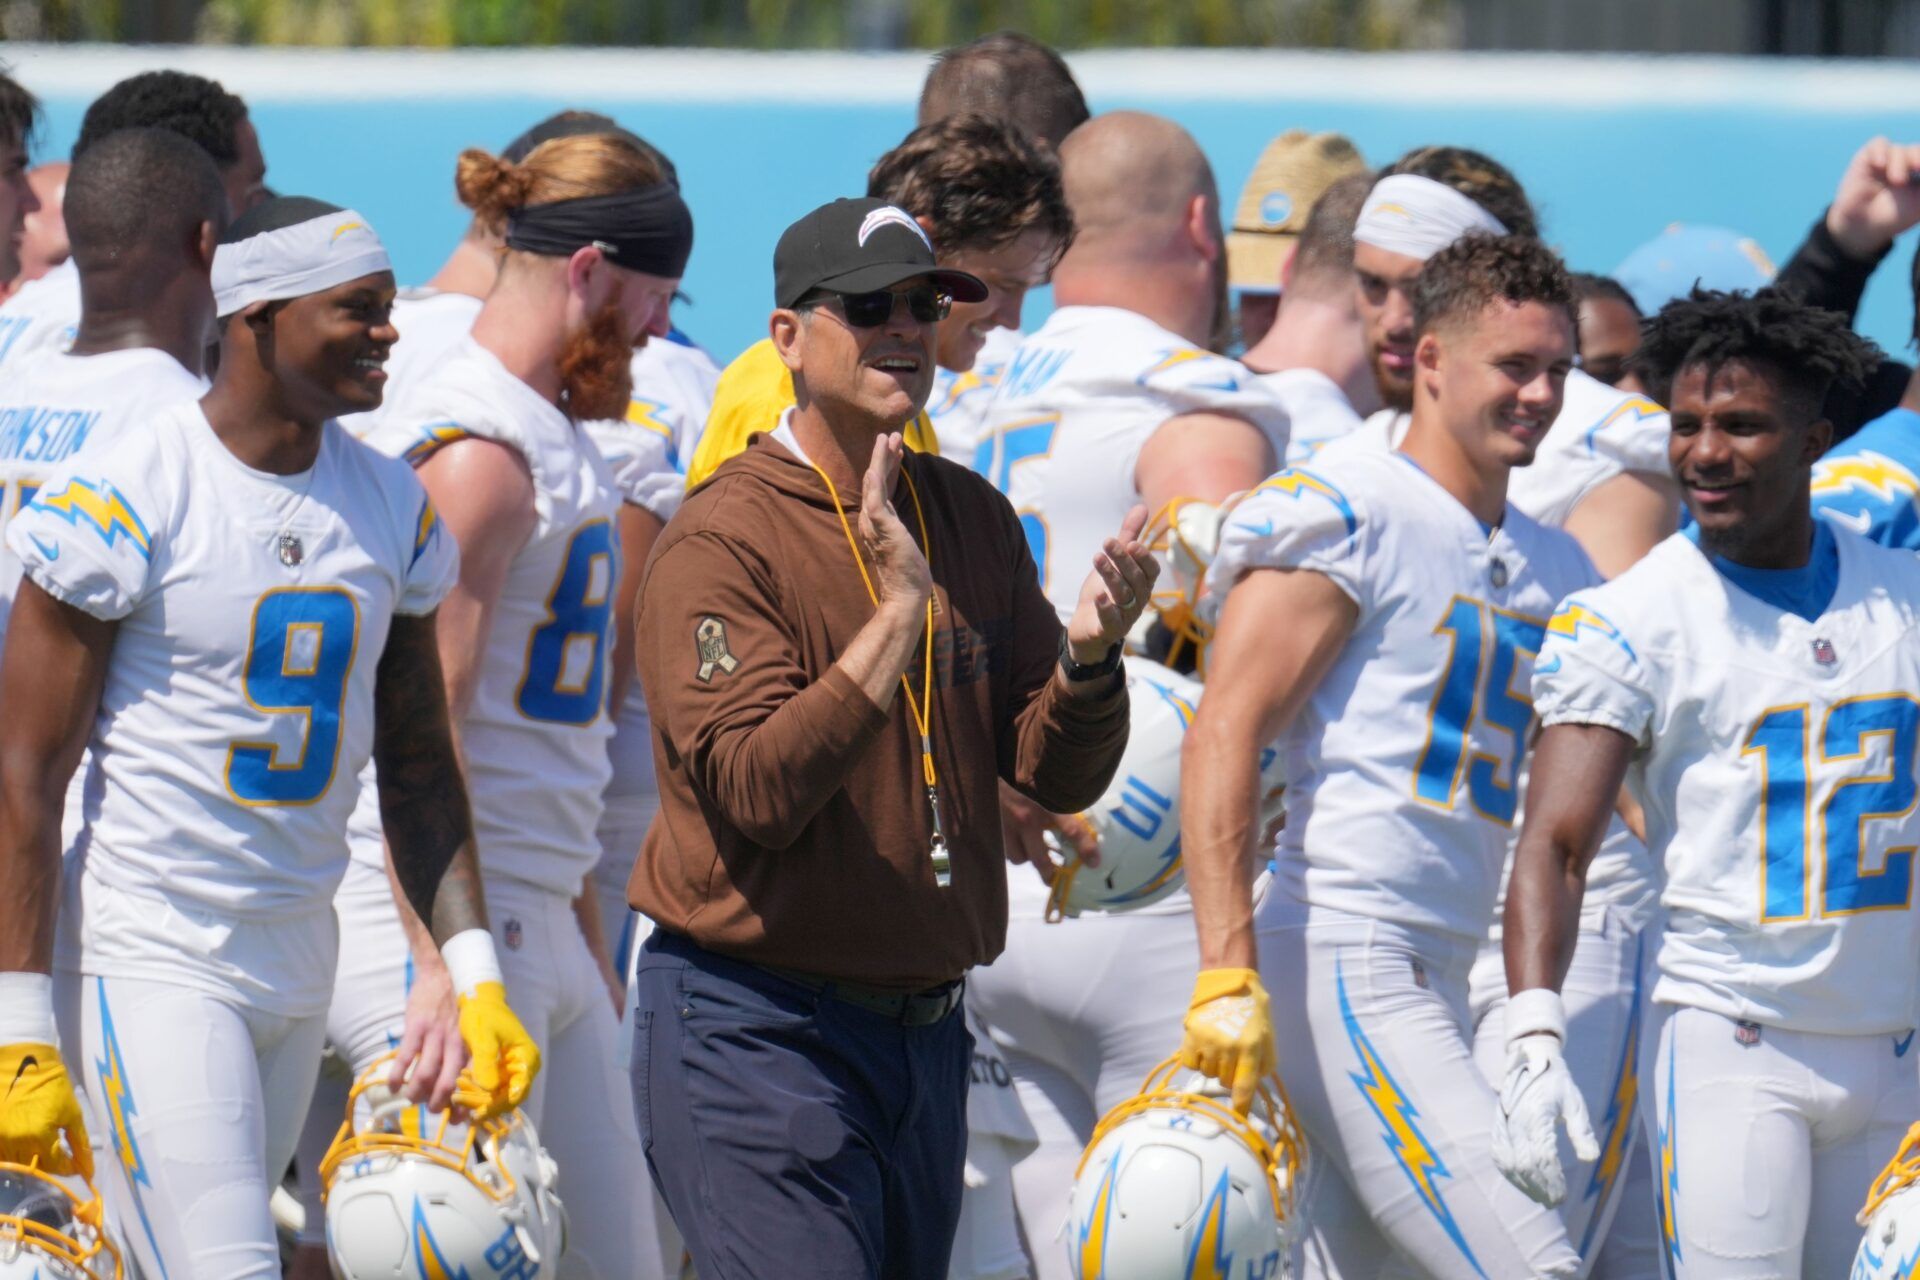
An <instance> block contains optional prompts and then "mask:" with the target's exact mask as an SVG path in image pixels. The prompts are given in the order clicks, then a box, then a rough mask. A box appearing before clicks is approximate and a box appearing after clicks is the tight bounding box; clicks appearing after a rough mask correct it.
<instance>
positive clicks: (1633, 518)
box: [1562, 471, 1680, 578]
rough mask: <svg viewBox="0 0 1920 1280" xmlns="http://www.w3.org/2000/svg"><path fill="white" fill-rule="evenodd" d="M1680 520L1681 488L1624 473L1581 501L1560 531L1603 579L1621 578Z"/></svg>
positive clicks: (1659, 478)
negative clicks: (1570, 537)
mask: <svg viewBox="0 0 1920 1280" xmlns="http://www.w3.org/2000/svg"><path fill="white" fill-rule="evenodd" d="M1679 520H1680V486H1679V485H1678V484H1676V483H1674V481H1673V480H1672V479H1671V478H1670V477H1667V476H1656V475H1652V474H1650V473H1647V472H1642V471H1628V472H1624V473H1622V474H1620V475H1617V476H1615V477H1613V479H1611V480H1608V481H1607V482H1606V483H1604V484H1602V485H1601V486H1600V487H1599V488H1597V489H1595V490H1594V491H1593V492H1592V493H1590V494H1588V495H1587V496H1586V497H1584V498H1582V499H1581V500H1580V505H1579V506H1577V507H1575V508H1574V509H1573V513H1572V514H1571V515H1569V516H1568V517H1567V522H1566V524H1565V525H1563V526H1562V527H1563V528H1564V529H1566V531H1567V532H1568V533H1570V534H1572V535H1573V536H1574V537H1575V538H1576V539H1577V540H1578V541H1579V543H1580V545H1581V547H1582V548H1584V549H1585V551H1586V553H1587V558H1588V559H1590V560H1592V561H1593V567H1594V568H1596V569H1598V570H1599V571H1600V573H1601V574H1602V576H1604V577H1608V578H1612V577H1616V576H1618V575H1619V574H1622V573H1625V572H1626V571H1627V570H1628V569H1630V568H1632V567H1633V566H1634V565H1635V564H1636V563H1638V562H1639V560H1640V557H1642V556H1644V555H1646V554H1647V552H1649V551H1651V550H1653V549H1654V548H1655V547H1656V546H1658V545H1659V544H1660V543H1661V542H1663V541H1665V540H1666V538H1667V537H1668V536H1669V535H1671V534H1672V533H1673V531H1674V529H1675V528H1677V527H1678V525H1679Z"/></svg>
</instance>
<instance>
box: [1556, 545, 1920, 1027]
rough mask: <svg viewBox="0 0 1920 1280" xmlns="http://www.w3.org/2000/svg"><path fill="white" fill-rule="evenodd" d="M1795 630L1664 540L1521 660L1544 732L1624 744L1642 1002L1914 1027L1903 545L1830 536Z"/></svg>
mask: <svg viewBox="0 0 1920 1280" xmlns="http://www.w3.org/2000/svg"><path fill="white" fill-rule="evenodd" d="M1833 537H1834V541H1835V544H1836V550H1837V553H1838V583H1837V585H1836V589H1835V591H1834V595H1833V599H1832V601H1831V602H1830V603H1829V604H1828V606H1827V609H1826V612H1825V613H1824V614H1822V615H1821V616H1820V618H1819V619H1818V620H1817V621H1813V622H1808V621H1807V620H1806V619H1804V618H1802V617H1800V616H1799V615H1797V614H1794V613H1790V612H1787V611H1785V610H1782V609H1779V608H1776V607H1774V606H1773V605H1770V604H1767V603H1765V602H1764V601H1761V600H1759V599H1757V598H1756V597H1754V596H1752V595H1749V594H1748V593H1747V592H1745V591H1743V590H1741V589H1740V588H1739V587H1737V586H1735V585H1734V584H1733V583H1731V582H1729V581H1728V580H1727V579H1726V578H1725V577H1724V576H1723V575H1722V574H1721V573H1720V572H1718V571H1717V570H1716V569H1715V568H1714V567H1713V565H1712V564H1711V563H1710V562H1709V561H1708V559H1707V558H1706V556H1705V555H1704V554H1703V553H1702V552H1701V550H1700V548H1699V547H1697V546H1695V545H1694V543H1693V542H1692V540H1691V539H1689V538H1688V537H1686V536H1685V535H1684V534H1675V535H1674V536H1673V537H1671V538H1669V539H1667V540H1666V541H1665V542H1663V543H1661V544H1660V545H1659V546H1658V547H1656V548H1654V550H1653V551H1652V552H1650V553H1649V554H1648V555H1647V557H1646V558H1645V559H1644V560H1642V561H1641V562H1640V563H1639V564H1637V565H1635V566H1634V567H1633V568H1631V569H1629V570H1627V572H1625V573H1623V574H1621V575H1620V576H1619V577H1618V578H1615V579H1614V580H1613V581H1611V582H1609V583H1607V584H1605V585H1604V586H1600V587H1595V588H1593V589H1592V590H1589V591H1582V592H1580V593H1579V594H1578V595H1575V596H1573V597H1571V598H1569V599H1568V600H1567V601H1566V602H1565V603H1564V604H1562V605H1561V607H1560V609H1559V611H1558V612H1557V613H1555V615H1554V617H1553V619H1552V621H1551V622H1550V623H1549V624H1548V635H1547V643H1546V649H1545V650H1544V651H1543V653H1542V654H1541V659H1540V662H1539V664H1538V665H1537V666H1536V668H1535V674H1534V699H1535V703H1536V705H1537V707H1538V709H1539V714H1540V719H1541V722H1542V723H1543V724H1547V725H1554V724H1600V725H1606V726H1609V727H1611V728H1614V729H1617V730H1619V731H1620V732H1621V733H1624V734H1626V735H1627V736H1628V737H1630V738H1632V739H1633V740H1634V742H1635V743H1636V744H1637V747H1638V750H1637V751H1636V752H1635V755H1634V758H1633V762H1632V765H1631V766H1630V768H1629V770H1628V775H1627V782H1628V786H1629V787H1630V788H1631V789H1632V790H1633V792H1634V794H1635V795H1636V796H1637V798H1638V799H1639V801H1640V803H1641V804H1642V805H1643V806H1644V807H1645V809H1646V822H1647V842H1648V845H1649V847H1650V848H1651V850H1652V853H1653V856H1654V858H1655V860H1656V862H1657V863H1658V864H1659V865H1661V866H1662V867H1664V869H1665V872H1666V886H1665V889H1664V891H1663V893H1662V896H1661V902H1662V903H1663V905H1664V906H1665V907H1666V913H1667V920H1666V928H1665V932H1664V934H1663V936H1662V938H1661V942H1660V954H1659V966H1660V974H1659V979H1658V982H1657V983H1656V985H1655V987H1654V992H1653V995H1654V999H1656V1000H1660V1001H1664V1002H1666V1003H1669V1004H1682V1005H1691V1006H1694V1007H1697V1008H1701V1009H1706V1010H1709V1011H1711V1012H1715V1013H1719V1014H1721V1015H1723V1016H1725V1017H1728V1018H1734V1019H1746V1020H1750V1021H1754V1022H1760V1023H1766V1024H1769V1025H1774V1026H1782V1027H1788V1028H1791V1029H1794V1030H1798V1031H1810V1032H1821V1033H1827V1034H1836V1035H1867V1034H1872V1033H1880V1032H1885V1033H1897V1032H1901V1031H1905V1030H1906V1029H1908V1028H1910V1027H1912V1026H1913V1025H1914V1021H1915V1015H1916V1009H1915V997H1916V979H1917V978H1920V917H1916V916H1915V914H1914V912H1913V910H1912V904H1913V873H1914V865H1913V863H1914V849H1915V848H1916V846H1920V813H1917V812H1916V809H1915V798H1916V792H1917V788H1916V778H1915V765H1914V751H1915V743H1916V738H1920V629H1917V623H1920V559H1916V558H1915V557H1914V556H1913V555H1912V554H1911V553H1910V552H1907V551H1902V550H1894V549H1889V548H1885V547H1881V546H1879V545H1878V544H1876V543H1871V542H1869V541H1867V540H1866V539H1864V538H1861V537H1858V536H1856V535H1854V534H1851V533H1848V532H1847V531H1845V530H1841V529H1836V530H1834V533H1833Z"/></svg>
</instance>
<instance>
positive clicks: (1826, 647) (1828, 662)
mask: <svg viewBox="0 0 1920 1280" xmlns="http://www.w3.org/2000/svg"><path fill="white" fill-rule="evenodd" d="M1813 660H1814V661H1815V662H1817V663H1819V664H1820V665H1821V666H1823V667H1830V666H1832V665H1833V664H1834V663H1836V662H1838V661H1840V655H1839V654H1837V653H1835V652H1834V651H1833V641H1831V640H1829V639H1827V638H1826V637H1825V636H1822V637H1821V638H1820V639H1818V640H1815V641H1814V642H1813Z"/></svg>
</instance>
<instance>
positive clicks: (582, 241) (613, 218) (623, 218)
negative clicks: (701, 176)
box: [507, 182, 693, 280]
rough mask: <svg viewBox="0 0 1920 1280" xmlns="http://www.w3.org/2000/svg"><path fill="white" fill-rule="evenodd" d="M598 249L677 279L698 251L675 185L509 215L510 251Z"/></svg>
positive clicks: (564, 253)
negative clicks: (694, 252) (688, 260)
mask: <svg viewBox="0 0 1920 1280" xmlns="http://www.w3.org/2000/svg"><path fill="white" fill-rule="evenodd" d="M588 245H598V246H599V247H600V251H601V252H602V253H604V254H606V255H607V259H608V261H610V262H612V263H613V264H614V265H615V266H620V267H626V268H628V269H629V270H633V271H644V272H646V273H647V274H648V275H652V276H664V277H666V278H667V279H670V280H672V279H678V278H679V277H680V276H681V275H683V274H685V272H686V268H687V256H688V255H689V254H691V253H692V252H693V215H692V214H691V213H689V212H688V211H687V205H686V201H684V200H682V199H681V198H680V189H679V188H678V187H676V186H674V185H673V184H672V183H670V182H656V183H654V184H653V185H651V186H645V187H635V188H633V189H632V190H630V191H616V192H614V193H613V194H612V195H605V196H581V197H580V198H579V199H577V200H555V201H554V202H553V203H551V204H530V205H526V206H525V207H523V208H519V209H515V210H514V211H513V212H512V213H510V214H508V215H507V247H508V248H509V249H519V250H522V251H524V252H526V253H544V254H548V255H550V256H553V257H569V256H571V255H572V254H573V253H574V252H575V251H577V250H580V249H584V248H586V247H587V246H588Z"/></svg>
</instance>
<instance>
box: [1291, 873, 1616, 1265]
mask: <svg viewBox="0 0 1920 1280" xmlns="http://www.w3.org/2000/svg"><path fill="white" fill-rule="evenodd" d="M1256 921H1257V924H1258V928H1259V931H1260V971H1261V972H1262V973H1263V974H1265V975H1266V984H1267V988H1268V990H1269V992H1270V993H1271V995H1272V997H1273V1022H1274V1031H1275V1035H1276V1039H1277V1041H1278V1044H1279V1049H1280V1077H1281V1079H1282V1080H1283V1081H1285V1082H1286V1086H1287V1090H1288V1092H1289V1094H1291V1096H1292V1099H1293V1105H1294V1111H1295V1114H1296V1117H1297V1119H1298V1122H1299V1124H1300V1126H1301V1128H1302V1129H1303V1130H1305V1132H1306V1135H1307V1140H1308V1151H1309V1155H1308V1159H1307V1173H1306V1177H1305V1179H1304V1182H1303V1192H1302V1195H1301V1197H1300V1199H1299V1201H1298V1204H1299V1212H1300V1215H1301V1225H1302V1227H1303V1228H1304V1229H1303V1230H1302V1231H1301V1232H1300V1236H1299V1240H1300V1243H1299V1244H1298V1245H1297V1246H1296V1250H1297V1253H1298V1254H1299V1256H1298V1258H1297V1259H1296V1266H1295V1274H1296V1275H1300V1276H1304V1277H1307V1278H1308V1280H1319V1278H1322V1277H1335V1276H1338V1277H1344V1280H1373V1277H1377V1276H1391V1277H1428V1278H1430V1280H1509V1278H1510V1277H1530V1278H1534V1280H1538V1278H1539V1277H1554V1278H1560V1277H1572V1276H1575V1275H1577V1274H1578V1273H1579V1267H1580V1258H1579V1255H1578V1254H1576V1253H1575V1252H1574V1249H1573V1246H1572V1244H1570V1243H1569V1242H1568V1240H1567V1234H1566V1229H1565V1228H1564V1227H1563V1226H1562V1225H1561V1223H1560V1218H1559V1216H1558V1215H1557V1214H1556V1213H1554V1212H1553V1211H1552V1210H1550V1209H1546V1208H1542V1207H1541V1206H1540V1205H1537V1204H1535V1203H1534V1202H1533V1201H1531V1200H1529V1199H1527V1197H1526V1196H1524V1195H1522V1194H1521V1193H1520V1191H1519V1190H1518V1189H1516V1188H1515V1187H1514V1186H1513V1185H1512V1184H1510V1183H1509V1182H1508V1181H1507V1180H1506V1178H1505V1177H1504V1176H1503V1175H1502V1174H1501V1173H1500V1171H1499V1170H1498V1169H1497V1168H1495V1167H1494V1163H1493V1156H1492V1153H1491V1130H1492V1122H1493V1108H1494V1097H1495V1092H1494V1086H1493V1085H1491V1084H1489V1083H1488V1081H1487V1080H1486V1078H1485V1077H1483V1076H1482V1075H1481V1074H1480V1071H1479V1069H1478V1068H1477V1067H1476V1066H1475V1065H1474V1061H1473V1053H1472V1048H1471V1043H1470V1022H1469V1014H1468V1008H1467V976H1468V972H1469V970H1470V969H1471V967H1472V965H1473V959H1474V956H1475V954H1476V952H1477V950H1478V947H1477V946H1476V945H1474V944H1470V943H1467V942H1465V941H1463V940H1459V939H1454V938H1449V937H1447V936H1445V935H1442V934H1439V933H1436V932H1429V931H1425V930H1417V929H1409V928H1403V927H1400V926H1396V925H1390V924H1385V923H1382V922H1380V921H1375V920H1371V919H1366V918H1363V917H1358V916H1350V915H1346V914H1343V913H1340V912H1334V911H1324V910H1321V909H1318V908H1308V907H1305V906H1302V905H1300V904H1298V903H1294V902H1290V901H1279V900H1278V899H1277V895H1274V896H1270V897H1269V898H1268V900H1267V901H1266V902H1265V903H1264V904H1262V909H1261V911H1260V912H1259V914H1258V915H1257V917H1256Z"/></svg>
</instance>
